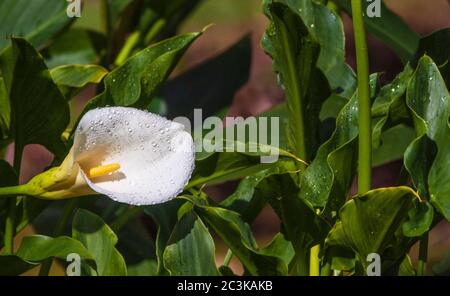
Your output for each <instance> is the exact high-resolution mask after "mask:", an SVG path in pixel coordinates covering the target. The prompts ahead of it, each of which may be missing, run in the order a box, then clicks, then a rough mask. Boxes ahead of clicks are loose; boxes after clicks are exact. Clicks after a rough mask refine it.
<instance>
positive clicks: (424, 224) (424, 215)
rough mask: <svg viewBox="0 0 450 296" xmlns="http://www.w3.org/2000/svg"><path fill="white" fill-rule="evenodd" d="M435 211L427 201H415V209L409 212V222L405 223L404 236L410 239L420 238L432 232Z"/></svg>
mask: <svg viewBox="0 0 450 296" xmlns="http://www.w3.org/2000/svg"><path fill="white" fill-rule="evenodd" d="M433 218H434V210H433V207H432V206H431V204H430V203H429V202H427V201H424V202H421V201H418V200H415V201H414V207H413V208H411V210H409V212H408V220H407V221H406V222H405V223H403V234H404V235H405V236H408V237H419V236H421V235H423V234H424V233H425V232H427V231H428V230H430V226H431V224H432V223H433Z"/></svg>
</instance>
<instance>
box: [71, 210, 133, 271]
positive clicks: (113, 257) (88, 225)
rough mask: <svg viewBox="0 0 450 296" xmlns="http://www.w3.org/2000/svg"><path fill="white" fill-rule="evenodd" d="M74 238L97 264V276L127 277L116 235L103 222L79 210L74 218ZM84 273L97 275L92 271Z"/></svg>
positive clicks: (92, 214) (87, 212)
mask: <svg viewBox="0 0 450 296" xmlns="http://www.w3.org/2000/svg"><path fill="white" fill-rule="evenodd" d="M72 237H73V238H75V239H77V240H78V241H80V242H81V243H82V244H83V245H84V246H85V247H86V249H87V250H89V252H90V253H91V254H92V255H93V257H94V258H95V261H96V263H97V270H96V271H97V275H100V276H107V275H126V274H127V269H126V265H125V260H124V259H123V257H122V255H121V254H120V253H119V251H117V249H116V248H115V245H116V244H117V236H116V234H115V233H114V232H113V231H112V230H111V228H109V226H108V225H107V224H105V222H103V220H102V219H101V218H100V217H98V216H97V215H95V214H94V213H91V212H89V211H87V210H82V209H81V210H78V211H77V213H76V214H75V217H74V218H73V224H72ZM84 272H86V273H87V274H90V275H95V272H94V271H93V270H91V269H84Z"/></svg>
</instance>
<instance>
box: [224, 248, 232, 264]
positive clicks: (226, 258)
mask: <svg viewBox="0 0 450 296" xmlns="http://www.w3.org/2000/svg"><path fill="white" fill-rule="evenodd" d="M232 258H233V252H232V251H231V249H228V251H227V254H226V255H225V259H223V266H228V265H229V264H230V261H231V259H232Z"/></svg>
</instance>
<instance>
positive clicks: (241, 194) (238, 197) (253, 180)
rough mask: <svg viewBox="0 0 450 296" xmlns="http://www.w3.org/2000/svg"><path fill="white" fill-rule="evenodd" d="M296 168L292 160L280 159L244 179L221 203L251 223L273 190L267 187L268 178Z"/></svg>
mask: <svg viewBox="0 0 450 296" xmlns="http://www.w3.org/2000/svg"><path fill="white" fill-rule="evenodd" d="M295 170H296V166H295V163H294V162H292V161H279V162H278V163H277V164H276V165H275V166H272V167H269V168H267V169H265V170H262V171H260V172H257V173H256V174H253V175H249V176H247V177H245V178H244V179H242V181H241V182H240V183H239V185H238V187H237V188H236V190H235V192H234V193H233V194H231V195H230V196H228V197H227V198H226V199H225V200H223V201H222V202H221V203H220V206H221V207H224V208H226V209H228V210H231V211H234V212H237V213H239V214H240V215H241V216H242V219H244V221H245V222H247V223H251V222H253V221H254V219H255V218H256V217H257V215H258V214H259V212H260V211H261V210H262V208H263V207H264V205H265V204H266V202H267V200H268V198H269V197H268V196H267V195H268V194H273V190H271V189H270V188H267V187H269V186H270V183H269V184H268V182H269V181H268V180H267V178H269V177H270V176H273V175H278V174H283V173H286V172H289V171H291V172H293V171H295Z"/></svg>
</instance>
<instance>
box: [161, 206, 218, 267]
mask: <svg viewBox="0 0 450 296" xmlns="http://www.w3.org/2000/svg"><path fill="white" fill-rule="evenodd" d="M214 252H215V248H214V241H213V239H212V237H211V235H210V234H209V232H208V229H207V228H206V226H205V225H204V224H203V222H202V221H201V220H200V219H199V218H198V216H197V215H196V214H195V213H193V212H189V213H187V214H185V215H183V217H182V218H181V220H180V221H179V222H178V223H177V224H176V225H175V228H174V229H173V232H172V235H171V236H170V239H169V241H168V242H167V247H166V249H165V250H164V266H165V267H166V269H167V270H168V271H169V272H170V275H178V276H179V275H189V276H192V275H201V276H208V275H209V276H211V275H219V271H218V270H217V268H216V262H215V254H214Z"/></svg>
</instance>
